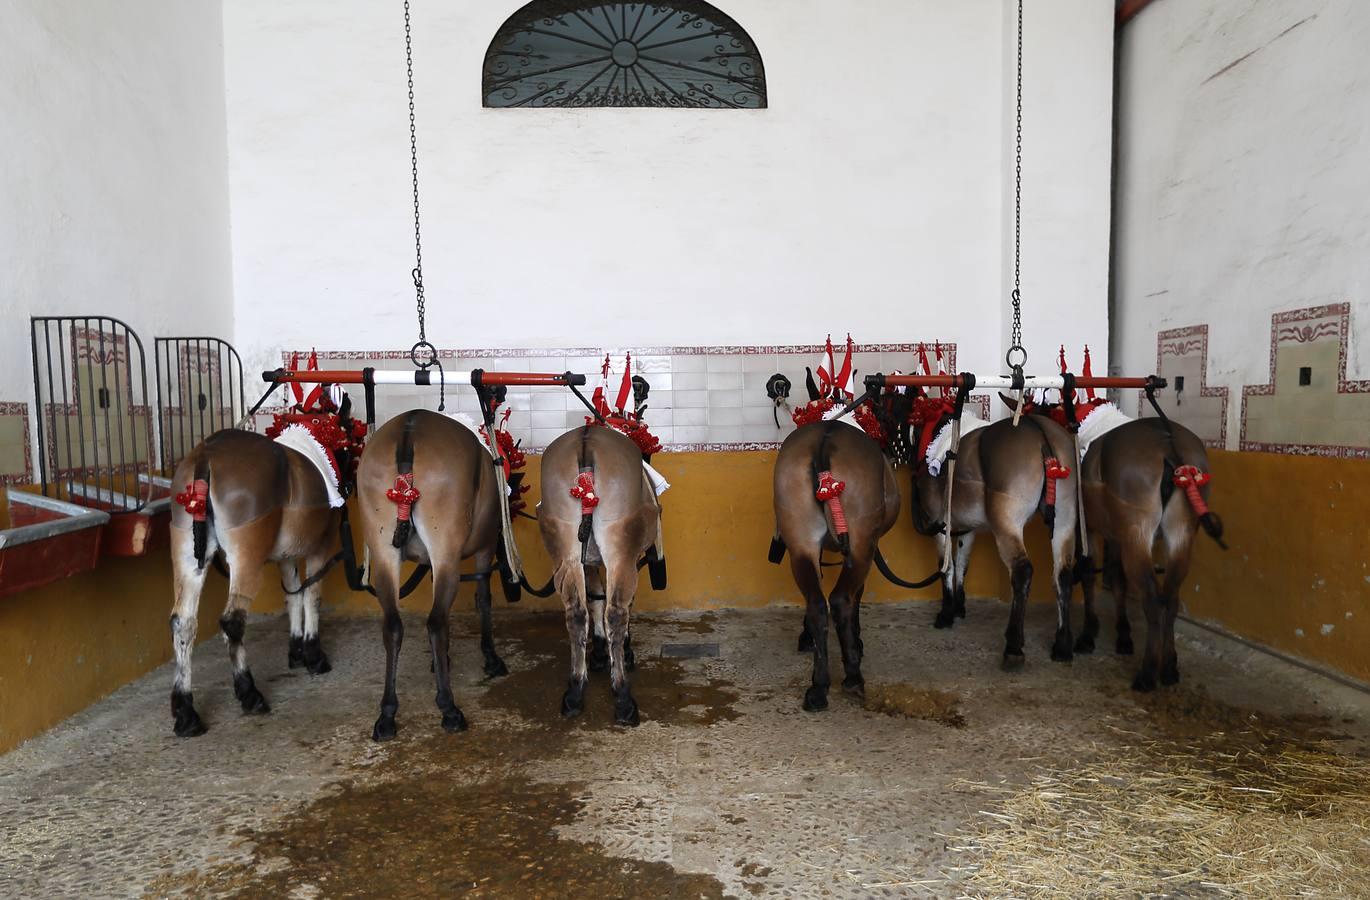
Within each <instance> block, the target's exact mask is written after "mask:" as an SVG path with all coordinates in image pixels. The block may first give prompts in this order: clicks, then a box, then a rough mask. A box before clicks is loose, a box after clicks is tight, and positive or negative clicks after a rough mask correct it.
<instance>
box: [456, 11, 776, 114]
mask: <svg viewBox="0 0 1370 900" xmlns="http://www.w3.org/2000/svg"><path fill="white" fill-rule="evenodd" d="M483 90H484V95H485V101H484V102H485V105H486V106H489V107H505V108H512V107H544V106H571V107H590V106H664V107H681V108H696V109H764V108H765V107H766V73H765V69H764V68H763V67H762V64H761V54H760V52H758V50H757V49H756V44H755V43H753V42H752V39H751V37H749V36H748V35H747V33H746V32H745V31H743V30H742V27H741V26H739V25H738V24H737V23H736V22H734V21H733V20H732V19H730V18H729V17H728V16H726V15H724V14H723V13H722V12H720V11H719V10H718V9H716V8H714V7H713V6H711V5H709V4H708V3H703V2H698V0H682V2H678V3H593V2H590V3H587V2H575V0H537V2H533V3H529V4H528V5H527V6H525V7H523V8H522V9H521V10H519V11H518V12H516V13H515V14H514V15H513V16H511V17H510V18H509V20H508V21H506V22H505V23H504V25H503V26H502V27H501V28H500V30H499V32H498V33H497V34H496V35H495V39H494V40H493V41H492V42H491V43H490V49H489V50H488V51H487V52H486V54H485V73H484V80H483Z"/></svg>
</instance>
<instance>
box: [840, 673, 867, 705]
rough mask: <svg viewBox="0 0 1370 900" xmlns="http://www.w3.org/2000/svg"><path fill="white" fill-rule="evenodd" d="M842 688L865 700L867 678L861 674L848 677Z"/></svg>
mask: <svg viewBox="0 0 1370 900" xmlns="http://www.w3.org/2000/svg"><path fill="white" fill-rule="evenodd" d="M842 690H844V691H846V692H847V693H848V694H851V695H852V696H853V697H855V698H857V699H858V700H865V699H866V679H864V678H862V677H861V676H860V675H857V676H855V677H851V678H846V679H844V680H843V681H842Z"/></svg>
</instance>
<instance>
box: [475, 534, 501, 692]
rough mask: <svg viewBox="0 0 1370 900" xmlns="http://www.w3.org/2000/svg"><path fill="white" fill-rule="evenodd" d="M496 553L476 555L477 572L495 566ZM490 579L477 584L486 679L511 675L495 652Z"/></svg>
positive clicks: (496, 572) (477, 605) (481, 650)
mask: <svg viewBox="0 0 1370 900" xmlns="http://www.w3.org/2000/svg"><path fill="white" fill-rule="evenodd" d="M494 560H495V552H494V551H493V550H491V551H489V552H487V553H477V554H476V571H477V572H483V571H485V570H486V569H489V568H490V567H491V565H493V563H494ZM490 577H491V578H498V577H499V570H498V569H496V570H494V571H493V572H492V573H491V575H490ZM490 593H491V590H490V578H485V579H482V580H481V581H477V582H476V612H478V613H479V614H480V652H481V655H482V656H484V657H485V677H487V678H502V677H504V676H505V675H508V674H509V667H508V666H506V665H505V664H504V660H502V659H500V658H499V654H498V653H497V652H495V626H494V623H493V622H492V621H491V619H490Z"/></svg>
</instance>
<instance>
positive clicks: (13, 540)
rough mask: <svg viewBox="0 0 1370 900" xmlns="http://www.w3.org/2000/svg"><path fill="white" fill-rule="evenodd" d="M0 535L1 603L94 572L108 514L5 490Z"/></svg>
mask: <svg viewBox="0 0 1370 900" xmlns="http://www.w3.org/2000/svg"><path fill="white" fill-rule="evenodd" d="M6 495H7V502H6V505H5V519H6V520H5V522H4V526H5V527H4V529H3V530H0V597H7V596H9V595H11V594H17V593H19V592H21V591H26V590H31V589H33V588H38V587H42V586H43V585H45V584H51V583H52V582H54V581H60V580H61V579H63V578H69V577H71V576H72V575H76V574H79V573H81V572H85V571H88V570H89V569H93V568H94V567H95V564H96V562H97V561H98V560H99V558H100V543H101V538H102V536H103V532H104V528H105V526H106V525H107V524H108V523H109V521H110V515H109V513H107V512H104V511H102V510H98V509H90V508H87V507H84V506H77V505H76V504H74V503H67V502H66V501H64V500H56V499H53V498H52V497H44V496H43V495H41V494H30V493H25V492H24V491H19V490H15V489H14V488H9V489H8V490H7V491H6Z"/></svg>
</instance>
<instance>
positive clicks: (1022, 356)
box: [1004, 344, 1027, 372]
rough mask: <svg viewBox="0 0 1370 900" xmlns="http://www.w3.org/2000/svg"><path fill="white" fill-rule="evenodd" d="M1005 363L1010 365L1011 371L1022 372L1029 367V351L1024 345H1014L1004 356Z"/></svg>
mask: <svg viewBox="0 0 1370 900" xmlns="http://www.w3.org/2000/svg"><path fill="white" fill-rule="evenodd" d="M1015 357H1016V361H1015ZM1004 362H1006V363H1008V367H1009V368H1010V369H1012V370H1014V371H1019V372H1021V371H1022V369H1023V366H1025V365H1027V350H1025V349H1024V348H1023V345H1022V344H1014V345H1013V346H1012V347H1009V348H1008V353H1005V354H1004Z"/></svg>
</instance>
